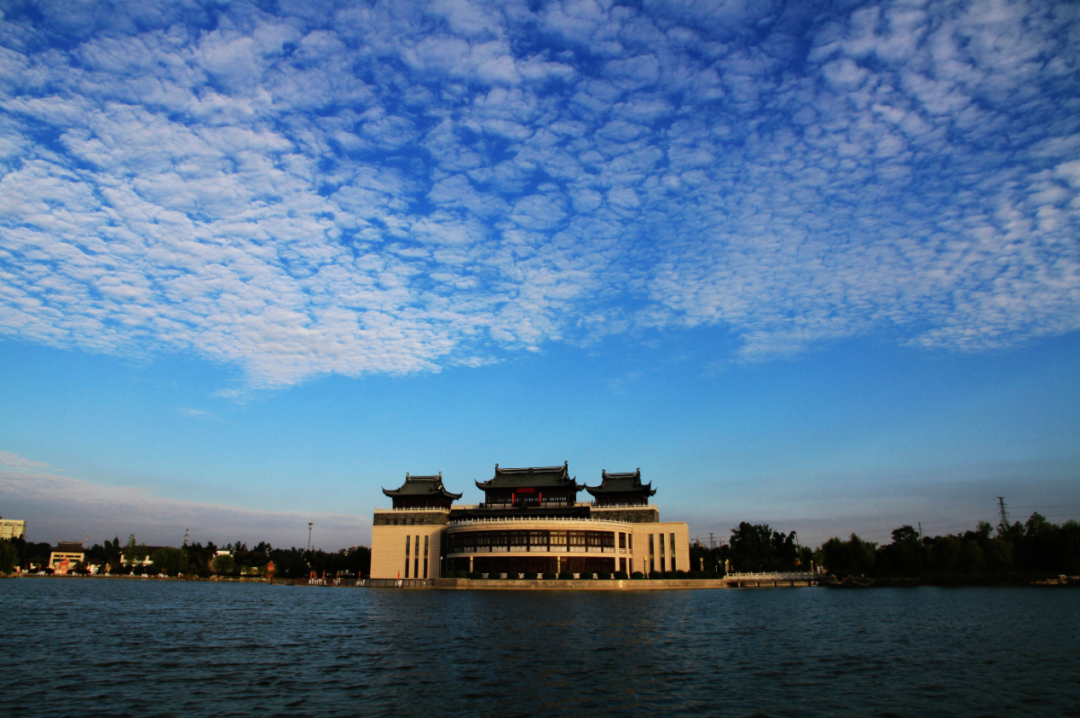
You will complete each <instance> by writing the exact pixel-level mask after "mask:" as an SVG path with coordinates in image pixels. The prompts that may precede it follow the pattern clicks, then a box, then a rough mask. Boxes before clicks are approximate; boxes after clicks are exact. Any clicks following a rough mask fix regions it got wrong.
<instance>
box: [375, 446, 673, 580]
mask: <svg viewBox="0 0 1080 718" xmlns="http://www.w3.org/2000/svg"><path fill="white" fill-rule="evenodd" d="M476 486H477V488H479V489H480V490H482V491H483V492H484V503H482V504H478V505H460V504H459V505H454V501H456V500H458V499H460V498H461V494H455V493H452V492H450V491H448V490H447V489H446V488H445V487H444V486H443V483H442V474H441V473H440V474H437V475H434V476H411V475H409V474H406V475H405V483H404V484H402V485H401V487H400V488H397V489H392V490H388V489H383V493H384V494H385V495H386V496H389V497H390V498H391V500H392V502H393V507H392V508H390V509H376V510H375V517H374V520H373V521H372V539H371V576H372V577H373V578H399V577H400V578H438V577H440V576H442V575H443V574H444V573H445V572H446V571H450V570H453V571H461V570H465V571H470V572H473V571H479V572H482V573H525V572H530V571H535V572H537V573H560V572H565V571H569V572H572V573H583V572H591V573H598V572H602V571H606V572H609V573H614V572H616V571H624V572H626V573H628V574H629V573H633V572H634V571H642V572H645V573H648V572H650V571H662V572H663V571H677V570H688V569H689V568H690V538H689V529H688V527H687V525H686V524H685V523H683V522H667V523H661V522H660V510H659V509H658V508H657V507H656V506H655V505H654V504H650V503H649V499H650V498H651V497H652V496H654V495H655V494H656V489H654V488H653V487H652V483H651V482H650V483H648V484H643V483H642V482H641V470H640V469H639V470H637V471H634V472H630V473H613V474H609V473H607V472H606V471H604V472H602V473H601V481H600V485H599V486H596V487H589V486H585V485H583V484H578V483H577V479H576V477H574V478H571V477H570V473H569V465H568V464H566V463H564V464H563V465H562V466H540V467H531V468H517V469H503V468H500V467H499V465H498V464H496V465H495V475H494V476H493V477H492V478H491V479H489V480H487V481H477V482H476ZM582 491H587V492H588V493H589V494H591V495H592V496H593V498H594V501H593V502H580V501H578V500H577V496H578V494H579V493H580V492H582Z"/></svg>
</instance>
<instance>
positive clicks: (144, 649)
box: [0, 579, 1080, 717]
mask: <svg viewBox="0 0 1080 718" xmlns="http://www.w3.org/2000/svg"><path fill="white" fill-rule="evenodd" d="M0 608H2V616H3V624H2V625H3V627H4V642H3V645H4V649H5V650H4V653H5V655H6V657H7V660H6V661H5V665H4V666H3V667H2V668H0V706H2V709H0V714H3V715H10V716H39V715H40V716H45V715H48V716H56V715H67V716H90V715H101V716H144V715H160V716H192V715H207V716H209V715H213V716H356V715H375V716H380V715H386V716H397V715H402V716H404V715H462V716H474V715H481V716H595V715H620V716H622V715H629V716H645V715H650V716H651V715H688V716H689V715H708V716H774V717H775V716H893V715H896V716H984V715H985V716H1013V715H1032V716H1048V715H1063V716H1080V650H1078V647H1080V612H1078V609H1080V591H1074V590H1070V589H1057V590H1055V589H1008V588H991V589H980V588H972V589H936V588H920V589H897V590H889V589H877V590H871V591H836V590H829V589H820V588H813V589H765V590H754V589H743V590H734V589H731V590H716V591H670V592H669V591H641V592H624V593H616V592H611V593H607V592H604V593H594V592H571V591H567V592H512V591H505V592H504V591H404V590H393V589H383V590H378V589H345V588H317V587H287V586H267V585H263V584H228V585H220V584H212V583H181V582H151V581H138V580H128V581H117V580H112V581H110V580H70V579H12V580H4V581H0Z"/></svg>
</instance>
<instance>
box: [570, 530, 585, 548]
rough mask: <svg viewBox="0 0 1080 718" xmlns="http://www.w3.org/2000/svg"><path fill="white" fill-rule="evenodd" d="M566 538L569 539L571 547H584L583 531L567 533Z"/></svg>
mask: <svg viewBox="0 0 1080 718" xmlns="http://www.w3.org/2000/svg"><path fill="white" fill-rule="evenodd" d="M568 538H569V539H570V545H571V546H584V545H585V532H584V531H570V532H568Z"/></svg>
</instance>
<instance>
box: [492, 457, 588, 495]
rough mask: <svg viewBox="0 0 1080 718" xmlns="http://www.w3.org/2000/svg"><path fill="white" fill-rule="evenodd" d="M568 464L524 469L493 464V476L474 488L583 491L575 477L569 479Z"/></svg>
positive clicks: (582, 486) (581, 485)
mask: <svg viewBox="0 0 1080 718" xmlns="http://www.w3.org/2000/svg"><path fill="white" fill-rule="evenodd" d="M569 464H570V462H568V461H567V462H563V465H562V466H530V467H527V468H524V469H502V468H499V465H498V464H495V476H493V477H491V478H490V479H489V480H487V481H477V482H476V487H477V488H478V489H480V490H481V491H491V490H493V489H519V488H528V487H536V488H538V489H540V488H556V489H562V488H565V489H571V490H573V491H583V490H584V489H585V486H584V485H583V484H579V483H577V481H576V479H577V477H576V476H575V477H574V478H570V466H569Z"/></svg>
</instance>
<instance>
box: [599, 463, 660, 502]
mask: <svg viewBox="0 0 1080 718" xmlns="http://www.w3.org/2000/svg"><path fill="white" fill-rule="evenodd" d="M600 477H601V480H600V485H599V486H596V487H593V486H586V487H585V490H586V491H588V492H589V493H590V494H592V495H593V496H594V497H596V498H600V497H601V496H604V495H612V494H638V495H641V496H654V495H656V489H654V488H653V487H652V482H651V481H650V482H649V483H647V484H643V483H641V469H637V470H636V471H629V472H626V473H623V474H609V473H608V472H607V471H601V472H600Z"/></svg>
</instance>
